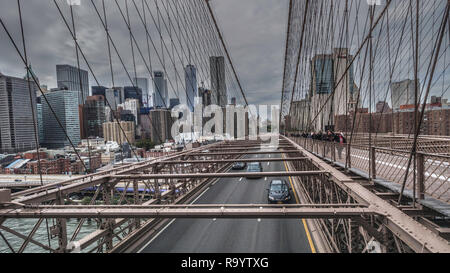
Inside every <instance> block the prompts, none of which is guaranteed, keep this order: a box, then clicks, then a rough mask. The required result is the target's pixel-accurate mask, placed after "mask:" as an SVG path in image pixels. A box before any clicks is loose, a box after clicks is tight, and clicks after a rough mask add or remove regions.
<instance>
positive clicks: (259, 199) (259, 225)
mask: <svg viewBox="0 0 450 273" xmlns="http://www.w3.org/2000/svg"><path fill="white" fill-rule="evenodd" d="M273 156H274V155H271V157H273ZM258 157H259V156H258V155H251V156H248V157H247V158H258ZM263 157H269V155H265V156H263ZM275 157H276V158H279V157H281V155H276V156H275ZM263 165H264V166H263V170H264V171H283V170H286V168H285V166H284V163H283V162H271V163H270V164H269V165H267V163H265V164H263ZM244 171H245V170H244ZM244 171H241V172H244ZM233 172H236V171H233ZM272 179H274V178H272ZM283 179H287V178H283ZM287 182H289V181H288V180H287ZM269 184H270V180H269V179H267V180H266V179H265V178H262V179H254V180H248V179H246V178H242V179H241V178H222V179H220V180H219V181H218V182H217V183H216V184H214V185H213V186H211V187H210V188H209V189H208V190H207V191H206V192H204V193H203V195H202V196H201V197H200V198H199V199H198V200H197V201H196V202H195V203H196V204H265V203H267V190H266V189H268V187H269ZM291 203H295V198H294V196H293V199H292V200H291ZM142 252H146V253H155V252H162V253H171V252H175V253H216V252H217V253H311V248H310V247H309V244H308V239H307V236H306V232H305V230H304V226H303V225H302V222H301V220H300V219H299V220H295V219H249V220H247V219H177V220H173V222H172V224H170V225H169V226H168V227H167V228H166V229H165V230H164V231H163V232H161V233H160V235H159V236H157V237H156V238H154V240H153V241H151V242H150V244H148V245H147V246H146V247H145V248H144V250H143V251H142Z"/></svg>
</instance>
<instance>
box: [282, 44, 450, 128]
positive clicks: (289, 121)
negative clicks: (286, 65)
mask: <svg viewBox="0 0 450 273" xmlns="http://www.w3.org/2000/svg"><path fill="white" fill-rule="evenodd" d="M352 61H353V56H351V55H350V54H349V51H348V49H346V48H335V49H334V52H333V54H323V55H316V56H314V57H313V58H312V60H311V66H310V67H311V71H310V76H311V80H310V88H309V92H308V94H307V96H306V98H305V99H302V100H300V101H294V102H293V103H292V106H291V109H290V115H288V116H286V118H285V126H286V130H287V131H297V132H306V131H313V132H320V131H322V132H324V131H327V130H332V131H342V132H349V131H352V128H353V127H354V132H359V133H368V132H373V133H376V132H378V133H395V134H411V133H413V132H414V120H415V119H414V112H415V111H414V109H415V85H416V84H415V81H414V80H411V79H406V80H403V81H399V82H392V83H391V84H390V94H391V97H390V101H391V104H392V108H391V107H390V106H389V104H388V103H387V102H386V101H380V102H378V103H377V105H376V112H375V111H373V112H371V113H369V109H368V108H363V106H362V95H361V94H360V90H359V87H358V86H357V85H356V84H355V80H354V71H353V64H352V65H350V64H351V63H352ZM349 65H350V67H349ZM347 67H349V69H347ZM333 92H334V95H333ZM358 99H359V101H358ZM421 108H422V107H419V109H421ZM425 109H426V110H425V114H424V122H423V125H422V127H421V133H422V134H425V135H443V136H450V104H449V103H448V100H447V99H444V98H441V97H435V96H433V97H432V98H431V102H430V103H429V104H427V105H426V108H425ZM355 112H356V113H355Z"/></svg>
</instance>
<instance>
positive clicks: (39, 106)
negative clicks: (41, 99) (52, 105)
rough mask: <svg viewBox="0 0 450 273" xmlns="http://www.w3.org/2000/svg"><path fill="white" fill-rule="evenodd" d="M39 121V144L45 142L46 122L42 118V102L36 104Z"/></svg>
mask: <svg viewBox="0 0 450 273" xmlns="http://www.w3.org/2000/svg"><path fill="white" fill-rule="evenodd" d="M36 110H37V112H36V114H37V123H38V131H39V144H42V143H44V124H43V119H42V103H37V104H36Z"/></svg>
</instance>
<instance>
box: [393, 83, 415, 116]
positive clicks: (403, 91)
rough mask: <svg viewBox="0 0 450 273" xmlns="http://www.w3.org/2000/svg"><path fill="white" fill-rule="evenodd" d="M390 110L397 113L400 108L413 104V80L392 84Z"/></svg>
mask: <svg viewBox="0 0 450 273" xmlns="http://www.w3.org/2000/svg"><path fill="white" fill-rule="evenodd" d="M391 95H392V98H391V99H392V110H393V111H394V112H398V111H399V110H400V106H402V105H411V104H414V103H415V84H414V81H413V80H404V81H401V82H393V83H392V84H391Z"/></svg>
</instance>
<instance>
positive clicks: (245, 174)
mask: <svg viewBox="0 0 450 273" xmlns="http://www.w3.org/2000/svg"><path fill="white" fill-rule="evenodd" d="M325 174H328V172H327V171H303V172H260V173H248V172H242V173H187V174H147V175H112V176H111V178H115V179H119V180H122V179H140V180H145V179H163V178H166V179H184V178H236V177H248V178H259V177H289V176H315V175H325Z"/></svg>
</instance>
